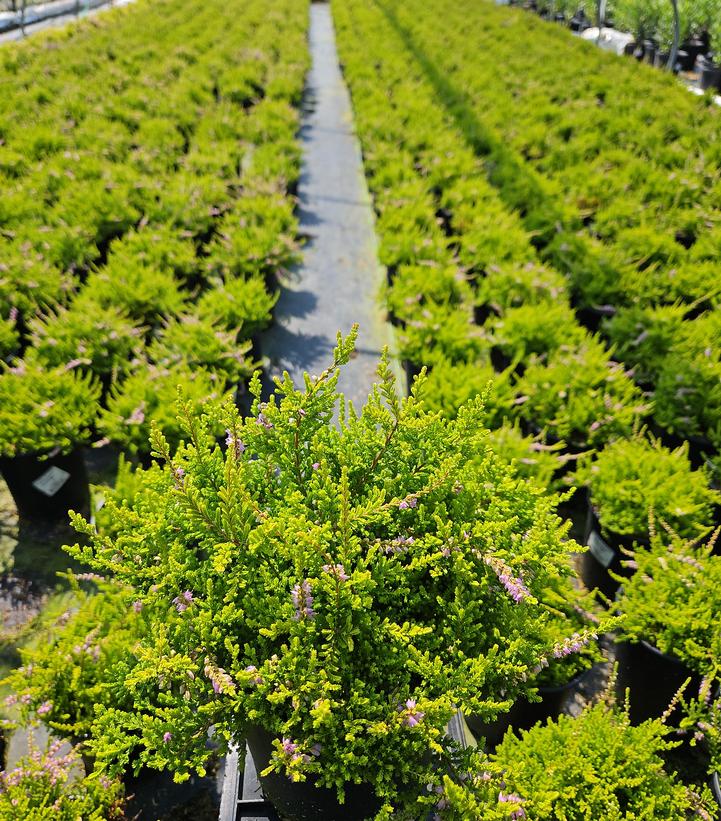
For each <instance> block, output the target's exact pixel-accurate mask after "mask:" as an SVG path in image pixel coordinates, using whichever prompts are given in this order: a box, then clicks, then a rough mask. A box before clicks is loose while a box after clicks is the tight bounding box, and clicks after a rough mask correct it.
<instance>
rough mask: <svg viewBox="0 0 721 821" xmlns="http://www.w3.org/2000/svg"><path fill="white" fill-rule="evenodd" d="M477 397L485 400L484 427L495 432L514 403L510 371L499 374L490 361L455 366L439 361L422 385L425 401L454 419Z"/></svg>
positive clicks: (432, 407)
mask: <svg viewBox="0 0 721 821" xmlns="http://www.w3.org/2000/svg"><path fill="white" fill-rule="evenodd" d="M476 396H483V398H484V424H486V425H487V426H488V427H489V428H492V429H495V428H496V427H498V425H500V424H501V423H502V422H503V421H504V419H505V418H506V416H507V415H508V414H507V408H509V407H510V406H511V404H512V402H513V389H512V388H511V386H510V384H509V372H508V371H504V372H503V373H496V371H494V369H493V367H492V366H491V364H490V362H478V363H476V364H473V363H468V364H466V363H462V364H458V365H455V364H452V363H451V362H448V361H447V360H444V359H438V360H437V361H435V362H434V364H433V367H432V368H431V370H430V372H429V373H428V376H427V378H426V381H425V382H424V384H423V399H424V401H425V402H426V404H427V405H428V407H429V408H431V409H432V410H439V411H441V413H443V415H444V416H447V417H448V418H451V419H452V418H454V417H455V416H456V414H457V413H458V409H459V408H460V407H462V406H463V405H464V404H465V403H466V402H469V401H471V400H472V399H474V398H475V397H476Z"/></svg>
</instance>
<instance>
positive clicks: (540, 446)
mask: <svg viewBox="0 0 721 821" xmlns="http://www.w3.org/2000/svg"><path fill="white" fill-rule="evenodd" d="M541 438H542V437H539V436H524V435H523V433H522V432H521V430H520V428H519V426H518V423H515V424H513V425H511V424H509V423H508V422H505V423H503V424H502V425H500V426H499V427H496V428H493V429H492V430H491V432H490V433H489V435H488V442H489V444H490V446H491V449H492V450H493V452H494V453H495V454H496V456H498V457H499V458H500V459H503V460H504V461H506V462H508V463H509V464H511V465H513V467H514V469H515V471H516V473H517V474H518V475H519V476H523V477H524V478H525V479H530V480H532V481H533V482H535V483H536V484H537V485H538V486H539V487H542V488H548V489H549V490H551V489H554V488H555V487H556V485H557V484H558V479H557V478H556V474H558V473H559V472H560V471H561V470H562V469H563V466H564V465H565V463H566V462H567V461H568V460H567V458H566V457H565V456H564V455H563V454H562V453H560V452H559V451H562V449H563V443H562V442H558V443H556V444H554V445H546V444H544V443H543V442H542V441H541Z"/></svg>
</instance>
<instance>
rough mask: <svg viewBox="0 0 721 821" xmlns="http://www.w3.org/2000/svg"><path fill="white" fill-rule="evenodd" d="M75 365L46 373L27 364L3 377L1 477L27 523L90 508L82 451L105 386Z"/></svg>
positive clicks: (0, 380)
mask: <svg viewBox="0 0 721 821" xmlns="http://www.w3.org/2000/svg"><path fill="white" fill-rule="evenodd" d="M0 365H1V363H0ZM72 365H73V363H69V365H66V366H65V367H56V368H44V367H42V366H41V365H40V364H39V363H38V362H37V361H35V360H33V359H27V360H22V361H20V362H18V363H17V364H16V365H15V366H13V367H10V366H3V367H2V370H1V371H0V430H1V431H2V433H1V434H0V472H2V475H3V478H4V479H5V481H6V482H7V485H8V487H9V489H10V492H11V493H12V496H13V500H14V501H15V504H16V506H17V509H18V513H19V514H20V516H22V517H25V518H29V519H32V518H50V519H57V518H62V517H65V516H66V514H67V511H68V509H69V508H74V509H76V510H86V509H87V506H88V503H89V499H90V490H89V486H88V477H87V471H86V468H85V461H84V458H83V452H82V445H83V444H84V443H85V442H87V441H88V440H89V439H90V436H91V432H92V426H93V422H94V420H95V416H96V414H97V411H98V401H99V397H100V385H99V384H98V383H97V382H96V381H94V380H93V378H92V377H91V376H89V375H87V374H81V373H79V372H78V371H77V370H75V369H74V368H73V366H72Z"/></svg>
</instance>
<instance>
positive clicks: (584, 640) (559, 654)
mask: <svg viewBox="0 0 721 821" xmlns="http://www.w3.org/2000/svg"><path fill="white" fill-rule="evenodd" d="M595 638H597V636H596V634H595V633H590V634H588V635H586V636H582V635H581V634H580V633H574V634H573V635H572V636H571V637H570V638H568V639H564V640H563V641H562V642H560V643H557V644H555V645H554V646H553V651H552V652H553V656H554V658H557V659H561V658H565V657H566V656H570V655H571V653H578V652H579V651H580V650H583V648H584V647H585V646H586V645H587V644H588V643H589V641H590V640H591V639H595Z"/></svg>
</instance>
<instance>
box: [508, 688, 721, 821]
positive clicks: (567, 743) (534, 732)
mask: <svg viewBox="0 0 721 821" xmlns="http://www.w3.org/2000/svg"><path fill="white" fill-rule="evenodd" d="M671 732H672V730H671V728H669V727H666V726H665V725H664V724H663V723H662V722H661V721H660V720H654V721H645V722H644V723H643V724H640V725H638V726H636V727H634V726H632V725H631V723H630V721H629V718H628V715H627V713H626V712H625V711H624V710H622V709H620V708H618V707H614V706H612V705H609V704H608V703H605V702H600V703H598V704H595V705H592V706H588V707H586V708H585V709H584V710H583V712H582V713H581V714H580V715H579V716H578V717H576V718H573V717H571V716H566V715H561V716H559V718H558V719H557V720H556V721H549V722H548V723H547V724H545V725H541V724H538V725H536V726H535V727H534V728H533V729H531V730H529V731H527V732H524V731H522V732H521V733H520V735H519V736H516V735H514V734H513V733H507V734H506V736H505V738H504V740H503V742H502V743H501V744H500V746H499V747H498V748H497V750H496V753H495V755H494V759H495V761H496V763H497V764H499V765H500V766H502V767H503V768H504V769H505V770H506V773H505V780H506V790H507V792H509V793H512V794H516V795H520V796H522V797H523V799H524V804H523V807H524V810H525V813H526V817H527V818H528V819H529V821H598V819H603V821H632V820H633V821H681V819H683V818H692V817H696V815H697V813H696V810H700V812H699V815H701V817H706V818H710V817H711V816H710V815H709V813H710V812H712V809H711V807H712V799H711V796H710V795H709V794H708V791H707V790H704V792H703V793H702V794H700V795H699V794H694V793H693V792H692V791H691V790H690V789H689V788H688V787H686V786H684V784H683V783H681V781H680V780H679V778H678V777H677V776H675V775H672V774H669V773H667V772H666V770H665V769H664V760H663V754H664V753H665V752H666V751H667V750H670V749H672V748H673V747H675V746H677V745H678V742H675V741H672V740H671V739H670V738H669V736H670V735H671ZM701 811H702V812H703V813H705V814H702V812H701Z"/></svg>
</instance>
